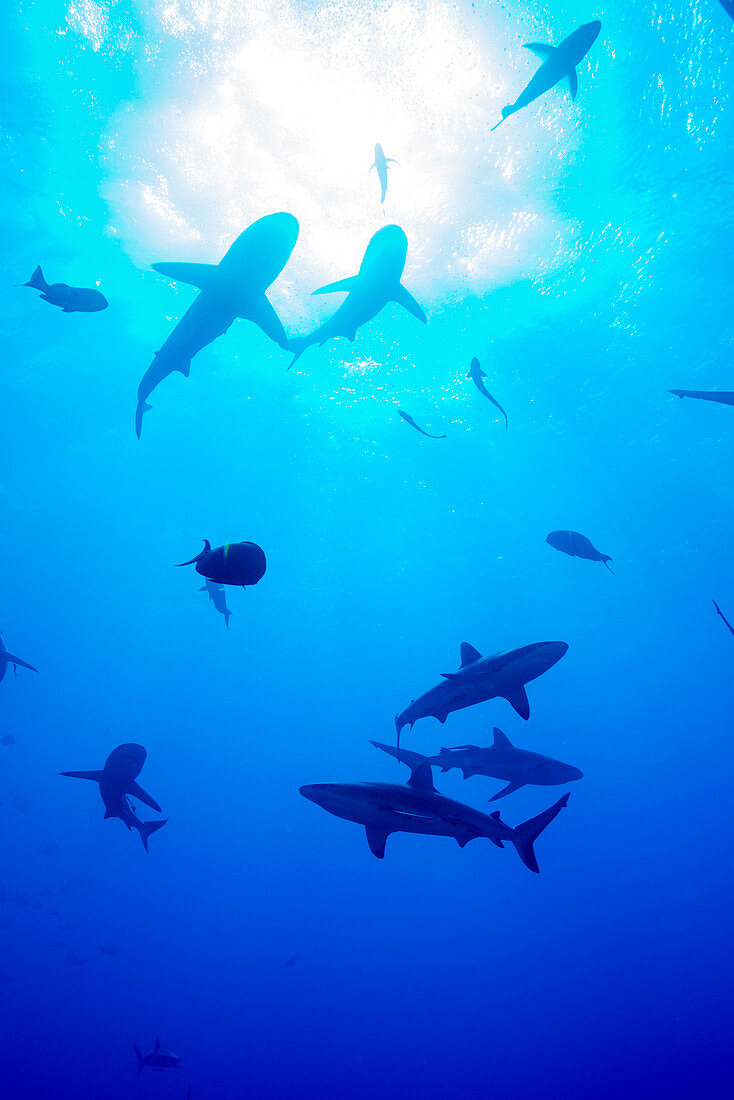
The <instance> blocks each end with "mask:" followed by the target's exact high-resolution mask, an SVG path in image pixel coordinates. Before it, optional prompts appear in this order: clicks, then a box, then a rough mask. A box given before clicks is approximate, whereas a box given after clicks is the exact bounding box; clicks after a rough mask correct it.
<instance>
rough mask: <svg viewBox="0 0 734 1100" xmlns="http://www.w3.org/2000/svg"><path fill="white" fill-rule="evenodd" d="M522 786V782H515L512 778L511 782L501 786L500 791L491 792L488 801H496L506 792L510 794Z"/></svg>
mask: <svg viewBox="0 0 734 1100" xmlns="http://www.w3.org/2000/svg"><path fill="white" fill-rule="evenodd" d="M524 786H525V784H524V783H516V782H515V781H514V780H512V782H510V783H508V784H507V786H506V787H503V788H502V790H501V791H497V794H493V795H492V797H491V798H490V799H489V801H490V802H496V801H497V799H498V798H504V797H505V795H506V794H512V793H513V791H519V790H520V788H521V787H524Z"/></svg>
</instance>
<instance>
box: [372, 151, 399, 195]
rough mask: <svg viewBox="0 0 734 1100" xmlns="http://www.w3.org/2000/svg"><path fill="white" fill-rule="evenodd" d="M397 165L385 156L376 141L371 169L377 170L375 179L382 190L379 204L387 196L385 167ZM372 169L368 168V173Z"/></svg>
mask: <svg viewBox="0 0 734 1100" xmlns="http://www.w3.org/2000/svg"><path fill="white" fill-rule="evenodd" d="M397 163H398V162H397V161H396V160H393V158H392V157H386V156H385V154H384V152H383V149H382V146H381V145H380V143H379V141H378V143H377V145H376V146H375V163H374V164H373V165H372V168H376V169H377V178H378V179H379V181H380V187H381V188H382V195H381V197H380V202H384V201H385V195H386V194H387V171H388V169H387V166H388V164H397ZM372 168H370V173H371V172H372Z"/></svg>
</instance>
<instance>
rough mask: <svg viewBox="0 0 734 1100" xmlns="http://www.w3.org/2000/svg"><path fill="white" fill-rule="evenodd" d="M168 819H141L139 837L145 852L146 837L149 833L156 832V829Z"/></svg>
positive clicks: (146, 848) (146, 846) (146, 847)
mask: <svg viewBox="0 0 734 1100" xmlns="http://www.w3.org/2000/svg"><path fill="white" fill-rule="evenodd" d="M167 821H168V818H167V817H166V818H164V819H163V821H141V823H140V829H139V832H140V839H141V840H142V842H143V847H144V848H145V850H146V852H147V851H148V837H149V836H150V834H151V833H155V832H157V830H158V829H162V828H163V826H164V825H165V824H166V822H167Z"/></svg>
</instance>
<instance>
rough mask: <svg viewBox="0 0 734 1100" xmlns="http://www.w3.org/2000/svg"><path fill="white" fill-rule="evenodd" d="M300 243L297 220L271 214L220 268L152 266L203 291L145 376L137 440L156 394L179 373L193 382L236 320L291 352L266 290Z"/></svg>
mask: <svg viewBox="0 0 734 1100" xmlns="http://www.w3.org/2000/svg"><path fill="white" fill-rule="evenodd" d="M297 239H298V221H297V220H296V218H294V217H293V215H292V214H286V213H279V214H268V215H267V216H266V217H264V218H260V219H259V220H258V221H256V222H253V223H252V225H250V226H248V228H247V229H245V231H244V232H243V233H240V235H239V237H238V238H237V240H236V241H235V242H234V244H232V245H231V247H230V248H229V250H228V251H227V253H226V254H225V255H224V257H223V258H222V259H221V260H220V262H219V263H218V264H198V263H158V264H153V270H154V271H157V272H158V273H159V274H160V275H166V276H168V278H170V279H175V280H176V281H177V282H180V283H188V284H189V285H191V286H195V287H198V289H199V290H200V291H201V293H200V294H199V296H198V298H196V299H195V301H194V302H193V303H192V304H191V305H190V306H189V308H188V309H187V311H186V313H185V314H184V315H183V317H182V318H181V320H180V321H179V322H178V324H177V325H176V327H175V328H174V330H173V332H172V333H171V335H170V336H169V337H168V339H167V340H166V342H165V343H164V344H163V346H162V347H161V348H159V350H158V351H157V352H156V353H155V358H154V359H153V362H152V363H151V365H150V367H148V370H147V371H146V372H145V374H144V375H143V378H142V380H141V382H140V386H139V387H138V405H137V409H136V411H135V434H136V435H137V437H138V439H140V433H141V431H142V426H143V416H144V415H145V413H146V412H149V411H150V409H151V405H150V404H149V403H148V398H149V397H150V395H151V394H152V393H153V390H154V389H155V388H156V387H157V386H159V385H160V383H161V382H162V381H163V380H164V378H167V377H168V376H169V374H173V372H174V371H178V372H179V373H180V374H183V376H184V377H185V378H188V376H189V372H190V370H191V360H192V359H193V358H194V356H195V355H197V354H198V352H200V351H201V349H202V348H205V347H206V346H207V344H211V343H212V341H213V340H216V339H217V337H219V336H223V335H224V333H225V332H226V331H227V329H228V328H229V327H230V325H231V324H232V322H233V321H234V320H235V319H236V318H238V317H240V318H242V319H243V320H245V321H252V322H253V324H255V325H257V326H258V328H260V329H262V331H263V332H264V333H265V335H266V336H268V337H270V339H271V340H273V341H274V342H275V343H276V344H277V345H278V346H279V347H281V348H284V349H285V350H287V349H288V340H287V338H286V335H285V330H284V329H283V325H282V324H281V322H280V318H279V317H278V315H277V313H276V312H275V310H274V309H273V307H272V305H271V304H270V301H269V300H268V298H267V296H266V294H265V291H266V290H267V289H268V287H269V286H271V284H272V283H274V282H275V280H276V279H277V277H278V275H280V273H281V271H282V270H283V268H284V267H285V265H286V264H287V263H288V260H289V259H290V257H291V253H292V252H293V249H294V248H295V245H296V241H297Z"/></svg>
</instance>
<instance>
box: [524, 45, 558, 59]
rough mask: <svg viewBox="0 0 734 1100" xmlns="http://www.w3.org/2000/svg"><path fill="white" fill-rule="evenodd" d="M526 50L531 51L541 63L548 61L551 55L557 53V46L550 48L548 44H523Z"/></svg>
mask: <svg viewBox="0 0 734 1100" xmlns="http://www.w3.org/2000/svg"><path fill="white" fill-rule="evenodd" d="M522 48H523V49H524V50H530V52H531V53H534V54H535V56H536V57H539V58H540V59H541V61H547V60H548V58H549V57H550V56H551V54H554V53H555V52H556V48H555V46H549V45H548V43H547V42H523V47H522Z"/></svg>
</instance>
